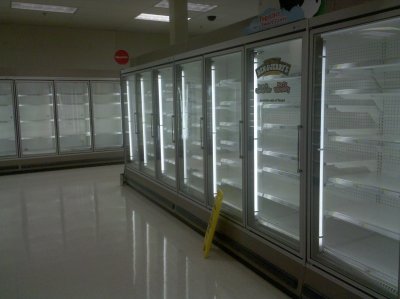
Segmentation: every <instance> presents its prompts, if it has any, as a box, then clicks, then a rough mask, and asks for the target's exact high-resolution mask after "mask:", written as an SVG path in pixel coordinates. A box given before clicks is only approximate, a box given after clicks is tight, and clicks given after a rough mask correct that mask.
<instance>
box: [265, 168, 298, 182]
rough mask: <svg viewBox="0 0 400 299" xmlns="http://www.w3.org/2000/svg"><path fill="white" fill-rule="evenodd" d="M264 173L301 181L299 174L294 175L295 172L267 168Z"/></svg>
mask: <svg viewBox="0 0 400 299" xmlns="http://www.w3.org/2000/svg"><path fill="white" fill-rule="evenodd" d="M262 171H263V172H266V173H270V174H276V175H281V176H285V177H288V178H292V179H299V177H300V174H299V173H293V172H289V171H284V170H281V169H276V168H272V167H266V166H265V167H263V168H262Z"/></svg>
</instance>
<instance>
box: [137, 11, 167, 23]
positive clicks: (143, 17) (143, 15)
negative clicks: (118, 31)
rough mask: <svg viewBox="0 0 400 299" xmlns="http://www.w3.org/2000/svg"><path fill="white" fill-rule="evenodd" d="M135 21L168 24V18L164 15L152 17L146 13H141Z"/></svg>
mask: <svg viewBox="0 0 400 299" xmlns="http://www.w3.org/2000/svg"><path fill="white" fill-rule="evenodd" d="M135 19H136V20H146V21H156V22H169V16H164V15H153V14H148V13H141V14H140V15H138V16H137V17H135Z"/></svg>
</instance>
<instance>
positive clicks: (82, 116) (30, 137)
mask: <svg viewBox="0 0 400 299" xmlns="http://www.w3.org/2000/svg"><path fill="white" fill-rule="evenodd" d="M120 89H121V88H120V82H119V81H118V80H110V79H103V80H100V81H99V80H97V81H91V80H90V79H88V80H83V79H61V78H60V79H57V80H53V79H52V78H48V79H35V78H13V79H2V80H0V129H1V130H0V139H1V143H0V173H9V172H16V171H23V170H29V169H45V168H51V167H62V166H68V165H86V164H87V165H88V164H98V163H114V162H122V160H123V147H122V118H121V114H122V111H121V91H120ZM95 137H97V138H95Z"/></svg>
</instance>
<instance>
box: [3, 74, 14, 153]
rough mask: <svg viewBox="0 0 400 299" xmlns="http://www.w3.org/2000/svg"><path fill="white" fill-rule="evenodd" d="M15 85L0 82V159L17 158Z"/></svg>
mask: <svg viewBox="0 0 400 299" xmlns="http://www.w3.org/2000/svg"><path fill="white" fill-rule="evenodd" d="M15 125H16V124H15V114H14V83H13V81H11V80H1V81H0V157H16V156H17V155H18V153H17V139H16V135H15V132H16V130H15Z"/></svg>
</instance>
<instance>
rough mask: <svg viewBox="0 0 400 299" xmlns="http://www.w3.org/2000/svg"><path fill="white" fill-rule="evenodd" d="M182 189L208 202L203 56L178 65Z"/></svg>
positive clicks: (189, 194)
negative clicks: (206, 196) (206, 193)
mask: <svg viewBox="0 0 400 299" xmlns="http://www.w3.org/2000/svg"><path fill="white" fill-rule="evenodd" d="M176 72H177V73H176V76H177V81H176V82H177V83H176V84H177V86H176V89H177V100H178V111H179V139H180V150H179V158H180V168H179V174H180V190H181V191H182V192H184V193H185V194H187V195H188V196H190V197H191V198H194V199H197V200H199V201H202V202H205V181H206V180H205V172H204V171H205V161H204V146H205V140H204V132H205V131H204V126H205V122H204V105H203V60H202V59H201V58H200V59H195V60H193V61H189V62H183V63H179V64H178V65H177V71H176Z"/></svg>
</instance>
